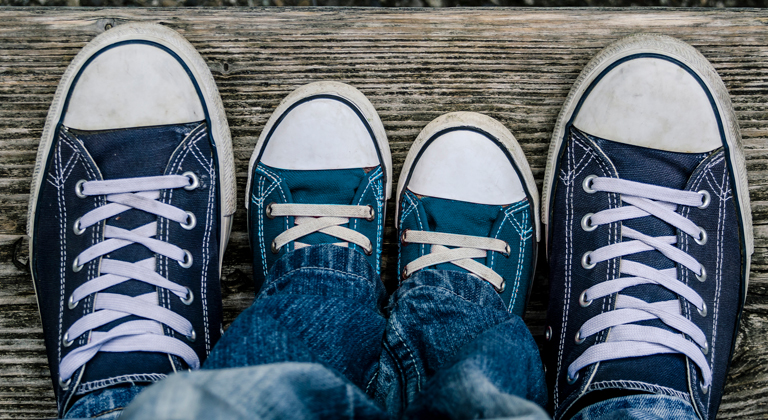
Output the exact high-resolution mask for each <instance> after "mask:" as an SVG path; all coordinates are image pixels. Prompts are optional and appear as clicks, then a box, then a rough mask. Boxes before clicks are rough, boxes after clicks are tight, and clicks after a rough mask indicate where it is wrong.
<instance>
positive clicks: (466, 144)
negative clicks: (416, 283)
mask: <svg viewBox="0 0 768 420" xmlns="http://www.w3.org/2000/svg"><path fill="white" fill-rule="evenodd" d="M538 203H539V196H538V191H537V190H536V184H535V183H534V181H533V175H532V174H531V170H530V168H529V167H528V163H527V161H526V159H525V155H524V154H523V151H522V149H521V148H520V146H519V145H518V143H517V141H516V140H515V137H514V136H513V135H512V133H510V132H509V130H507V129H506V128H505V127H504V126H503V125H502V124H501V123H499V122H498V121H496V120H494V119H492V118H490V117H487V116H485V115H481V114H476V113H472V112H454V113H450V114H446V115H443V116H441V117H439V118H437V119H435V120H434V121H432V122H431V123H429V124H428V125H427V126H426V127H425V128H424V130H422V131H421V133H420V134H419V136H418V138H417V139H416V141H415V142H414V144H413V146H412V147H411V150H410V151H409V152H408V156H407V157H406V159H405V164H404V166H403V170H402V172H401V174H400V182H399V186H398V194H397V211H398V215H397V217H396V220H397V225H398V229H399V234H400V252H399V259H398V270H399V271H400V273H401V280H402V281H406V280H407V279H408V278H409V277H410V276H411V275H413V273H415V272H417V271H419V270H458V271H463V272H468V273H471V274H473V275H475V276H477V277H479V278H482V279H483V280H485V281H487V282H488V284H489V286H493V287H494V289H496V291H497V292H498V294H499V296H500V297H501V299H502V300H504V302H505V304H506V306H507V308H508V309H509V311H510V312H512V313H514V314H517V315H520V316H522V315H523V313H524V311H525V306H526V303H527V300H528V295H529V293H530V289H531V283H532V279H533V274H534V271H535V265H536V248H537V243H538V236H539V219H538V217H537V214H538V205H539V204H538Z"/></svg>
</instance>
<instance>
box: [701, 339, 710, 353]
mask: <svg viewBox="0 0 768 420" xmlns="http://www.w3.org/2000/svg"><path fill="white" fill-rule="evenodd" d="M701 352H702V353H704V355H705V356H706V355H707V354H709V343H707V342H706V341H705V342H704V347H702V348H701Z"/></svg>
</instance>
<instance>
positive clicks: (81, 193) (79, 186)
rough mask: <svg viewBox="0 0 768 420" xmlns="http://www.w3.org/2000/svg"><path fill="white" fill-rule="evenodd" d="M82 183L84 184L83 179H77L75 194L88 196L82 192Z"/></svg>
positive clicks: (82, 196) (83, 196)
mask: <svg viewBox="0 0 768 420" xmlns="http://www.w3.org/2000/svg"><path fill="white" fill-rule="evenodd" d="M83 184H85V180H84V179H81V180H80V181H77V184H75V194H77V196H78V197H80V198H86V197H88V196H87V195H85V194H83Z"/></svg>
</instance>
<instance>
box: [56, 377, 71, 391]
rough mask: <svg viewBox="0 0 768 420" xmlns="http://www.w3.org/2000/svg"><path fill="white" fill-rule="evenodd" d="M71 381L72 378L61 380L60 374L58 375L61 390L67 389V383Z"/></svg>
mask: <svg viewBox="0 0 768 420" xmlns="http://www.w3.org/2000/svg"><path fill="white" fill-rule="evenodd" d="M71 382H72V378H69V379H67V380H66V381H62V380H61V376H59V386H60V387H61V389H62V391H66V390H68V389H69V384H70V383H71Z"/></svg>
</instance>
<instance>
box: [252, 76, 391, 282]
mask: <svg viewBox="0 0 768 420" xmlns="http://www.w3.org/2000/svg"><path fill="white" fill-rule="evenodd" d="M248 173H249V177H248V186H247V189H246V191H247V194H248V196H247V197H246V200H245V201H246V208H247V209H248V227H249V238H250V241H251V247H252V248H253V268H254V269H253V271H254V280H255V282H256V290H257V291H258V290H259V289H260V288H261V285H262V284H263V282H264V279H265V278H266V277H267V273H268V272H269V270H270V268H271V267H272V265H273V264H274V262H275V261H277V259H278V258H280V257H282V256H283V255H285V254H286V253H288V252H291V251H293V250H295V249H299V248H303V247H305V246H311V245H319V244H327V243H331V244H335V245H339V246H345V247H349V248H351V249H354V250H357V251H359V252H361V253H363V254H364V255H365V256H366V259H367V260H368V262H369V263H370V264H371V265H372V266H373V267H374V268H375V269H376V273H377V274H379V275H380V274H381V245H382V238H383V234H384V220H385V209H386V200H387V199H388V198H389V196H390V195H391V190H392V158H391V156H390V152H389V143H388V142H387V136H386V134H385V133H384V126H383V125H382V123H381V120H380V119H379V116H378V114H377V113H376V110H375V109H374V108H373V105H371V103H370V102H369V101H368V99H367V98H366V97H365V96H364V95H363V94H362V93H360V91H358V90H357V89H355V88H353V87H351V86H348V85H345V84H343V83H338V82H316V83H311V84H308V85H306V86H302V87H300V88H299V89H297V90H295V91H294V92H292V93H291V94H290V95H288V97H286V98H285V99H284V100H283V101H282V102H281V103H280V105H279V106H278V107H277V109H276V110H275V112H274V113H273V114H272V116H271V117H270V119H269V121H268V122H267V125H266V126H265V127H264V131H263V132H262V133H261V136H260V137H259V141H258V143H257V145H256V149H255V150H254V152H253V155H252V157H251V161H250V167H249V171H248Z"/></svg>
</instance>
